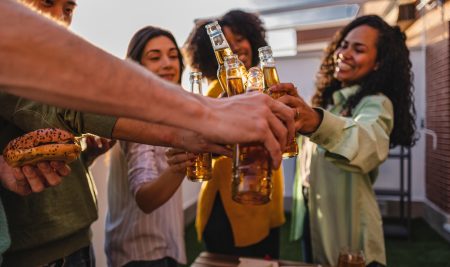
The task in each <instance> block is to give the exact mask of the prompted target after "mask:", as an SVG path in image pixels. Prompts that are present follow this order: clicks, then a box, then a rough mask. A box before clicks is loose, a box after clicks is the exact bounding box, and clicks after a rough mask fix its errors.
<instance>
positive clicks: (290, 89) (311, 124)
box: [270, 83, 322, 134]
mask: <svg viewBox="0 0 450 267" xmlns="http://www.w3.org/2000/svg"><path fill="white" fill-rule="evenodd" d="M270 90H271V91H272V92H285V93H286V94H285V95H284V96H282V97H280V98H279V99H278V100H279V101H280V102H282V103H284V104H286V105H287V106H289V107H291V108H292V109H293V110H294V114H295V115H294V119H295V130H296V131H297V132H299V133H301V134H309V133H313V132H314V131H315V130H316V129H317V128H318V127H319V125H320V123H321V122H322V116H321V114H320V112H319V111H317V110H315V109H313V108H312V107H311V106H310V105H308V104H307V103H306V102H305V100H304V99H303V98H302V97H301V96H299V95H298V91H297V88H296V87H295V86H294V85H293V84H292V83H280V84H277V85H274V86H272V87H271V88H270Z"/></svg>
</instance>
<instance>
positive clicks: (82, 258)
mask: <svg viewBox="0 0 450 267" xmlns="http://www.w3.org/2000/svg"><path fill="white" fill-rule="evenodd" d="M42 267H95V256H94V250H93V248H92V245H90V246H87V247H84V248H81V249H79V250H77V251H75V252H73V253H72V254H70V255H68V256H66V257H63V258H60V259H57V260H55V261H53V262H51V263H48V264H45V265H43V266H42Z"/></svg>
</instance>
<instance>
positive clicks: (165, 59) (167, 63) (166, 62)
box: [161, 56, 172, 68]
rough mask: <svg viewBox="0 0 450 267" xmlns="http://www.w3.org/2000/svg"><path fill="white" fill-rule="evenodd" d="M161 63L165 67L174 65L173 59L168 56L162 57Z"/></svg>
mask: <svg viewBox="0 0 450 267" xmlns="http://www.w3.org/2000/svg"><path fill="white" fill-rule="evenodd" d="M161 65H162V67H163V68H171V67H172V60H170V58H169V57H168V56H163V57H161Z"/></svg>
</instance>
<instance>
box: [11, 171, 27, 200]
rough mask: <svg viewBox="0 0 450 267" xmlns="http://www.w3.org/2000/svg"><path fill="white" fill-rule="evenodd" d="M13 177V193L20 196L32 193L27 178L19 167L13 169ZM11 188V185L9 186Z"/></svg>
mask: <svg viewBox="0 0 450 267" xmlns="http://www.w3.org/2000/svg"><path fill="white" fill-rule="evenodd" d="M13 176H14V178H15V188H14V190H12V191H13V192H15V193H17V194H19V195H21V196H27V195H29V194H31V193H32V191H31V187H30V185H29V184H28V181H27V178H26V177H25V175H24V174H23V172H22V170H21V169H20V168H19V167H16V168H13ZM11 187H13V185H11ZM10 189H11V188H10Z"/></svg>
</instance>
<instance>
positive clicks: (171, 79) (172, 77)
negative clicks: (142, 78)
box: [159, 73, 175, 81]
mask: <svg viewBox="0 0 450 267" xmlns="http://www.w3.org/2000/svg"><path fill="white" fill-rule="evenodd" d="M159 77H161V78H163V79H164V80H168V81H173V79H174V77H175V74H170V73H166V74H159Z"/></svg>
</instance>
